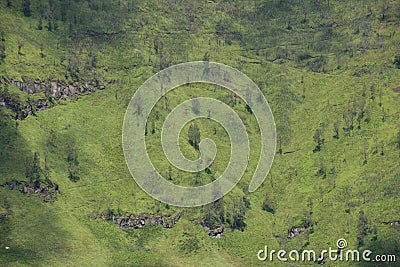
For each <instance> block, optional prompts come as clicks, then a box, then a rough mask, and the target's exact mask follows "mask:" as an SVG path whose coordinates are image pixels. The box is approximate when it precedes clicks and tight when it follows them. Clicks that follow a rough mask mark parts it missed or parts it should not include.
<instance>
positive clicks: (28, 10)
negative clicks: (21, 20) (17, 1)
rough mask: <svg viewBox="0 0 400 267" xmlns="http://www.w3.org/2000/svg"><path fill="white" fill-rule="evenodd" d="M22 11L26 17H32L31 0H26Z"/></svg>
mask: <svg viewBox="0 0 400 267" xmlns="http://www.w3.org/2000/svg"><path fill="white" fill-rule="evenodd" d="M22 11H23V12H24V15H25V16H26V17H30V16H31V15H32V10H31V1H30V0H24V3H23V8H22Z"/></svg>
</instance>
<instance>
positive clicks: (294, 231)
mask: <svg viewBox="0 0 400 267" xmlns="http://www.w3.org/2000/svg"><path fill="white" fill-rule="evenodd" d="M311 226H313V224H311V223H307V224H305V225H301V226H293V227H292V228H290V229H289V230H288V235H287V238H289V239H292V238H295V237H296V236H298V235H300V234H301V233H302V232H304V231H305V230H306V229H307V228H309V227H311Z"/></svg>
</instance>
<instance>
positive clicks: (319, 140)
mask: <svg viewBox="0 0 400 267" xmlns="http://www.w3.org/2000/svg"><path fill="white" fill-rule="evenodd" d="M313 139H314V142H315V144H316V145H315V148H314V150H313V152H314V153H315V152H318V151H320V150H321V147H322V145H323V144H324V141H325V139H324V137H323V132H322V130H321V129H317V130H315V133H314V136H313Z"/></svg>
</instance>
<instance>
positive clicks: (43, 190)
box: [2, 181, 60, 202]
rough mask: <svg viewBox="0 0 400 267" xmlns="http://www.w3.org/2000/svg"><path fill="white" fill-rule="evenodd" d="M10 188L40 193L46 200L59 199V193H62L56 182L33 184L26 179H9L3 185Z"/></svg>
mask: <svg viewBox="0 0 400 267" xmlns="http://www.w3.org/2000/svg"><path fill="white" fill-rule="evenodd" d="M2 186H3V187H8V189H10V190H18V191H20V192H21V193H22V194H30V195H33V194H36V195H40V197H41V198H42V200H43V201H44V202H54V201H56V200H57V194H58V193H60V190H59V186H58V184H56V183H52V182H49V183H41V182H35V183H33V184H30V183H27V182H25V181H9V182H6V183H5V184H3V185H2Z"/></svg>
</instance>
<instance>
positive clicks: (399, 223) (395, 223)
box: [382, 220, 400, 226]
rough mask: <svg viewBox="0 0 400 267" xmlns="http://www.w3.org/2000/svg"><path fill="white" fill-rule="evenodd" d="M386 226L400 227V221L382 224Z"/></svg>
mask: <svg viewBox="0 0 400 267" xmlns="http://www.w3.org/2000/svg"><path fill="white" fill-rule="evenodd" d="M382 223H383V224H385V225H389V226H400V220H398V221H389V222H382Z"/></svg>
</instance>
